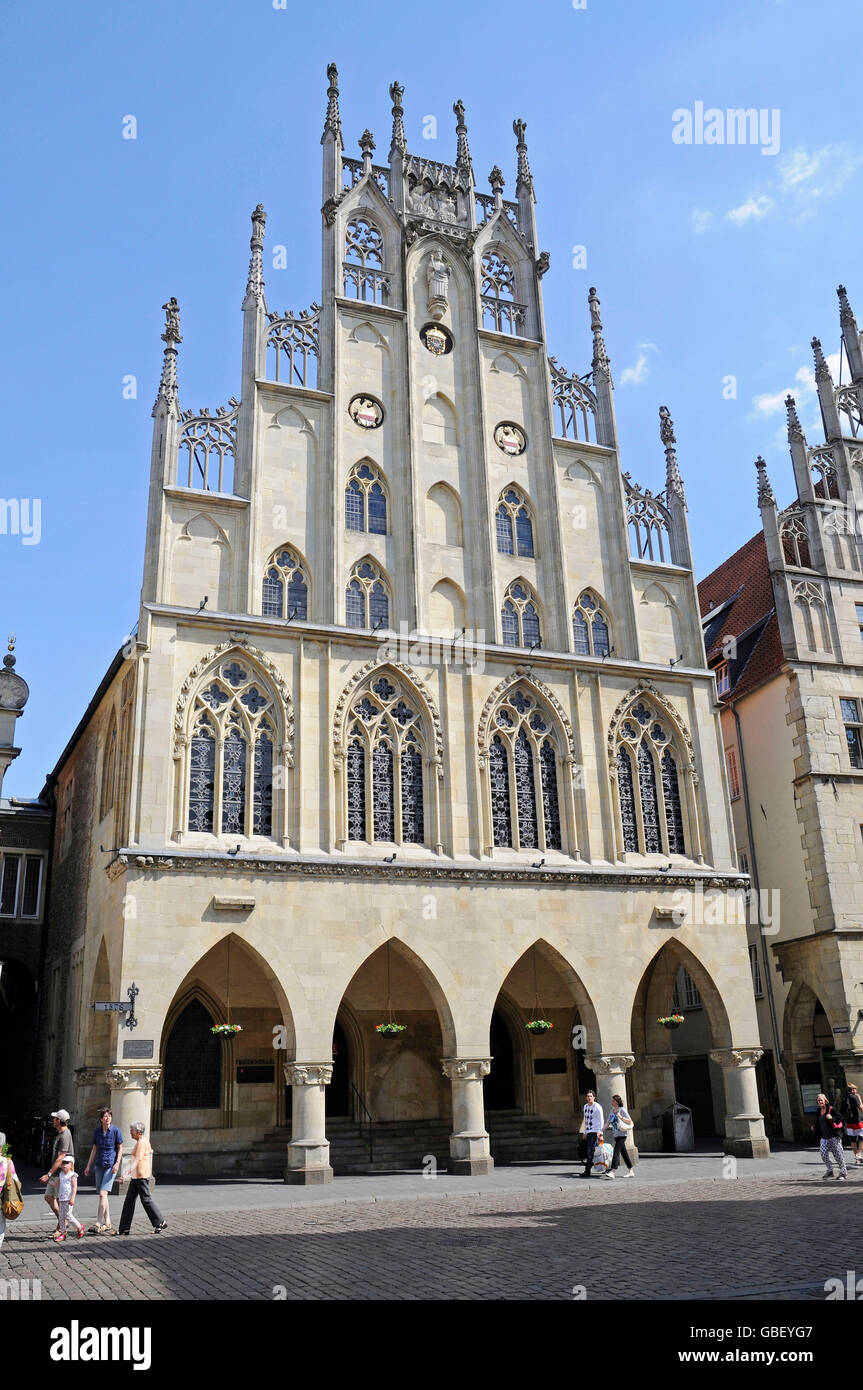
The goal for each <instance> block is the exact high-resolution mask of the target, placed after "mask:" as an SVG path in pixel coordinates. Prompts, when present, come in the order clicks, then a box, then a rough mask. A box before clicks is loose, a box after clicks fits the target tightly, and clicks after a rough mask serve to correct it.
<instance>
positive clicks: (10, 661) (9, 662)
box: [3, 632, 15, 671]
mask: <svg viewBox="0 0 863 1390" xmlns="http://www.w3.org/2000/svg"><path fill="white" fill-rule="evenodd" d="M14 651H15V634H14V632H10V634H9V646H8V649H7V653H6V655H5V656H4V658H3V665H4V666H5V667H6V669H7V671H11V670H12V667H13V666H14V665H15V657H14V656H13V652H14Z"/></svg>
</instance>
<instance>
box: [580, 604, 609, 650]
mask: <svg viewBox="0 0 863 1390" xmlns="http://www.w3.org/2000/svg"><path fill="white" fill-rule="evenodd" d="M572 640H573V645H574V647H575V651H576V653H577V655H578V656H608V654H609V652H610V651H611V638H610V625H609V620H608V617H607V615H606V613H605V612H604V610H603V608H602V606H601V605H600V603H599V602H598V601H597V599H596V598H595V597H594V595H593V594H592V593H591V592H590V590H589V589H585V591H584V593H583V594H581V596H580V597H579V599H578V601H577V603H576V605H575V607H574V609H573V610H572Z"/></svg>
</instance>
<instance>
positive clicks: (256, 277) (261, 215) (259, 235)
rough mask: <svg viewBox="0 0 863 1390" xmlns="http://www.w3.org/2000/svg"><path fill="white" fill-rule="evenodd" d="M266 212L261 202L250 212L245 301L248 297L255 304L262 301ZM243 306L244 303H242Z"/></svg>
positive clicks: (247, 300)
mask: <svg viewBox="0 0 863 1390" xmlns="http://www.w3.org/2000/svg"><path fill="white" fill-rule="evenodd" d="M266 226H267V214H266V213H265V212H264V209H263V206H262V205H261V203H258V206H257V207H256V208H255V211H254V212H253V213H252V235H251V239H250V241H249V246H250V247H251V251H252V255H251V258H250V260H249V276H248V279H247V281H246V303H248V302H249V300H250V298H251V300H252V301H254V302H255V303H257V304H263V302H264V232H265V230H266ZM244 307H245V305H244Z"/></svg>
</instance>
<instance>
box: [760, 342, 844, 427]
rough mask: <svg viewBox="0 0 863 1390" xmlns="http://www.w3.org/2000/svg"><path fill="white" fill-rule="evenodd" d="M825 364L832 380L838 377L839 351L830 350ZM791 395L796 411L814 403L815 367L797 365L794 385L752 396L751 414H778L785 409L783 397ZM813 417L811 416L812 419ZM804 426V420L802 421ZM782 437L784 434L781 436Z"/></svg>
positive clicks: (762, 416)
mask: <svg viewBox="0 0 863 1390" xmlns="http://www.w3.org/2000/svg"><path fill="white" fill-rule="evenodd" d="M827 366H828V367H829V368H830V375H831V376H832V377H833V380H834V382H836V381H837V380H838V379H839V353H838V352H831V353H830V354H829V356H828V358H827ZM786 396H793V397H794V400H795V402H796V405H797V409H798V413H801V412H802V411H804V410H805V409H806V408H807V407H808V406H810V405H813V404H814V403H815V396H816V387H815V369H814V367H809V366H806V365H804V366H802V367H798V368H797V371H796V372H795V373H794V385H792V386H786V387H785V388H784V390H782V391H764V392H762V394H761V395H760V396H753V397H752V415H753V416H754V417H759V418H767V417H769V416H771V415H778V414H779V412H780V410H781V411H784V410H785V397H786ZM814 418H815V417H813V419H814ZM804 428H806V426H805V422H804ZM783 438H784V436H783Z"/></svg>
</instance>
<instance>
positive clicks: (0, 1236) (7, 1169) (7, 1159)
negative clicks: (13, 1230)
mask: <svg viewBox="0 0 863 1390" xmlns="http://www.w3.org/2000/svg"><path fill="white" fill-rule="evenodd" d="M5 1148H6V1135H5V1134H4V1133H3V1132H2V1130H0V1195H2V1192H3V1188H4V1187H5V1186H6V1178H7V1176H8V1174H9V1173H11V1174H12V1176H13V1178H17V1176H18V1174H17V1173H16V1172H15V1164H14V1163H13V1162H12V1155H11V1153H10V1154H5V1155H4V1153H3V1150H4V1149H5ZM5 1235H6V1217H5V1216H4V1215H3V1208H2V1207H0V1250H2V1249H3V1240H4V1237H5Z"/></svg>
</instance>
